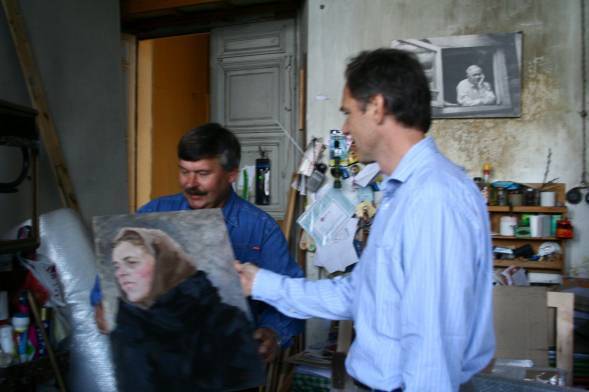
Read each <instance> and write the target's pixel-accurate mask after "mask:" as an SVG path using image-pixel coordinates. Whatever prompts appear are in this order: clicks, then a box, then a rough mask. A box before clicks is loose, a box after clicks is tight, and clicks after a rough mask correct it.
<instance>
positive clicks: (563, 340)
mask: <svg viewBox="0 0 589 392" xmlns="http://www.w3.org/2000/svg"><path fill="white" fill-rule="evenodd" d="M547 305H548V306H549V307H553V308H556V367H557V368H560V369H563V370H566V372H567V385H572V381H573V331H574V320H573V316H574V311H575V295H574V294H572V293H560V292H553V291H549V292H548V293H547Z"/></svg>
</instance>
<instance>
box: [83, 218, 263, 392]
mask: <svg viewBox="0 0 589 392" xmlns="http://www.w3.org/2000/svg"><path fill="white" fill-rule="evenodd" d="M93 229H94V239H95V250H96V256H97V262H98V269H99V279H100V285H101V291H102V303H101V304H100V308H101V312H100V313H97V322H98V323H99V327H100V328H101V329H103V330H105V331H106V332H108V334H109V337H110V341H111V349H112V357H113V362H114V368H115V373H116V378H117V384H118V387H119V390H121V391H131V390H133V391H137V390H140V391H160V390H170V391H181V390H182V391H183V390H195V391H232V390H241V389H246V388H251V387H254V386H257V385H260V384H262V383H263V378H264V369H263V365H262V362H261V359H260V358H259V355H258V352H257V343H256V342H255V340H254V339H253V331H254V327H253V323H252V318H251V314H250V312H249V309H248V305H247V302H246V299H245V298H244V296H243V293H242V291H241V285H240V282H239V277H238V275H237V272H236V271H235V270H234V268H233V262H234V255H233V250H232V247H231V244H230V242H229V239H228V234H227V230H226V227H225V222H224V219H223V215H222V212H221V210H220V209H205V210H198V211H181V212H165V213H151V214H137V215H114V216H103V217H95V218H94V220H93Z"/></svg>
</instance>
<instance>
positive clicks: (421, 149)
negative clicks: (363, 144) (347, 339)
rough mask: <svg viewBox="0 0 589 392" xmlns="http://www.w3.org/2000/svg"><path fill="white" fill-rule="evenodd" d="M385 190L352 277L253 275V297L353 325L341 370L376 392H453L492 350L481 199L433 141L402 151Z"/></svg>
mask: <svg viewBox="0 0 589 392" xmlns="http://www.w3.org/2000/svg"><path fill="white" fill-rule="evenodd" d="M383 192H384V193H383V200H382V202H381V205H380V207H379V209H378V212H377V215H376V217H375V220H374V223H373V224H372V228H371V232H370V238H369V240H368V244H367V246H366V249H365V250H364V253H363V254H362V257H361V259H360V261H359V262H358V264H357V266H356V268H354V270H353V272H352V273H351V274H350V275H348V276H346V277H343V278H336V279H324V280H319V281H308V280H304V279H301V278H299V279H292V278H287V277H283V276H281V275H278V274H275V273H273V272H270V271H266V270H260V272H259V273H258V274H257V275H256V279H255V281H254V285H253V297H254V298H255V299H259V300H263V301H266V302H268V303H270V304H271V305H273V306H275V307H276V308H278V309H279V310H280V311H281V312H284V313H285V314H287V315H289V316H292V317H299V318H309V317H322V318H327V319H334V320H343V319H352V320H354V327H355V331H356V337H355V340H354V342H353V343H352V346H351V348H350V351H349V354H348V357H347V359H346V369H347V371H348V373H349V374H350V375H351V376H352V377H354V378H355V379H357V380H359V381H361V382H362V383H364V384H366V385H368V386H370V387H372V388H374V389H382V390H392V389H395V388H398V387H403V388H404V389H405V390H406V391H420V392H421V391H456V390H458V388H459V386H460V384H462V383H464V382H466V381H468V380H469V379H470V378H471V377H472V376H473V375H474V374H475V373H477V372H478V371H479V370H481V369H483V368H484V367H485V366H486V365H487V364H488V362H489V361H490V360H491V358H492V356H493V354H494V349H495V337H494V332H493V309H492V279H491V277H492V253H491V237H490V233H489V219H488V214H487V209H486V206H485V202H484V201H483V198H482V196H481V194H480V192H479V191H478V189H477V188H476V186H475V185H474V183H473V182H472V181H471V180H470V179H469V178H468V177H467V176H466V174H465V173H464V172H463V170H462V169H461V168H459V167H458V166H456V165H454V164H453V163H452V162H450V161H449V160H448V159H446V158H445V157H444V156H443V155H442V154H441V153H440V152H439V151H438V150H437V148H436V145H435V143H434V141H433V139H432V138H431V137H427V138H425V139H423V140H422V141H420V142H419V143H418V144H416V145H414V146H413V147H412V148H411V149H410V150H409V152H408V153H407V154H405V156H404V157H403V158H402V159H401V161H400V162H399V165H398V166H397V167H396V169H395V170H394V172H393V173H392V175H391V176H390V177H388V178H387V179H386V180H385V184H384V189H383Z"/></svg>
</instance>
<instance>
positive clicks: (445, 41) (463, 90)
mask: <svg viewBox="0 0 589 392" xmlns="http://www.w3.org/2000/svg"><path fill="white" fill-rule="evenodd" d="M391 47H393V48H397V49H402V50H406V51H409V52H412V53H414V54H415V55H416V57H417V59H418V60H419V62H420V63H421V65H422V66H423V68H424V71H425V74H426V77H427V78H428V81H429V84H430V91H431V94H432V116H433V118H477V117H519V116H520V115H521V77H520V75H521V56H522V55H521V53H522V33H521V32H515V33H492V34H476V35H457V36H449V37H430V38H419V39H396V40H393V41H392V43H391Z"/></svg>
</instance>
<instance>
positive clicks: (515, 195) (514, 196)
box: [507, 190, 524, 207]
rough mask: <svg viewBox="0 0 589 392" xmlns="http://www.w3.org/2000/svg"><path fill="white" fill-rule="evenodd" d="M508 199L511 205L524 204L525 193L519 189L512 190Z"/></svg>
mask: <svg viewBox="0 0 589 392" xmlns="http://www.w3.org/2000/svg"><path fill="white" fill-rule="evenodd" d="M507 199H508V201H509V205H510V206H513V207H518V206H521V205H522V204H524V200H523V199H524V198H523V194H522V193H521V192H520V191H519V190H517V191H510V192H509V195H507Z"/></svg>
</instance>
